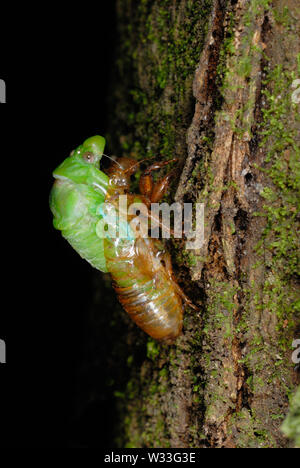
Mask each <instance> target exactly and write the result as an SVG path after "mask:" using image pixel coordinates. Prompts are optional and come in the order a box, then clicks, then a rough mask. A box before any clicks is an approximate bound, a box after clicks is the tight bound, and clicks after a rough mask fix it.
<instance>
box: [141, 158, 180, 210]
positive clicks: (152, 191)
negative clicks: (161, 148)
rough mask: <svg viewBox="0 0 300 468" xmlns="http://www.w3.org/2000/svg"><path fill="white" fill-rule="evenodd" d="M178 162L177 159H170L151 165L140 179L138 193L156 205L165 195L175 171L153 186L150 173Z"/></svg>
mask: <svg viewBox="0 0 300 468" xmlns="http://www.w3.org/2000/svg"><path fill="white" fill-rule="evenodd" d="M175 161H178V159H177V158H174V159H170V160H169V161H162V162H155V163H154V164H151V166H149V167H148V168H147V169H146V170H145V172H144V173H143V174H142V175H141V177H140V182H139V189H140V193H141V194H142V195H144V196H146V197H147V198H149V200H150V201H151V203H156V202H158V201H159V200H161V199H162V198H163V196H164V194H165V193H166V191H167V189H168V187H169V183H170V180H171V178H172V177H173V176H174V173H175V171H174V170H172V171H171V172H169V173H168V174H167V175H166V176H165V177H163V178H162V179H160V180H158V181H157V182H156V183H155V184H154V182H153V176H152V172H153V171H157V170H158V169H161V168H162V167H164V166H166V165H167V164H170V163H172V162H175Z"/></svg>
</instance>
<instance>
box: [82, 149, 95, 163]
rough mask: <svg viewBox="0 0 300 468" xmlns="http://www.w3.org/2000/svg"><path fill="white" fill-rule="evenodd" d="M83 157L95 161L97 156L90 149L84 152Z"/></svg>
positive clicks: (91, 161) (88, 160)
mask: <svg viewBox="0 0 300 468" xmlns="http://www.w3.org/2000/svg"><path fill="white" fill-rule="evenodd" d="M82 157H83V159H84V160H85V161H87V162H89V163H93V162H94V161H95V156H94V154H93V153H91V152H90V151H87V152H86V153H84V155H83V156H82Z"/></svg>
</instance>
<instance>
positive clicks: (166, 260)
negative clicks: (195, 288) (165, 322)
mask: <svg viewBox="0 0 300 468" xmlns="http://www.w3.org/2000/svg"><path fill="white" fill-rule="evenodd" d="M160 260H161V262H162V263H163V265H164V267H165V270H166V273H167V275H168V277H169V279H170V281H171V282H172V283H173V285H174V288H175V290H176V291H177V293H178V295H179V296H180V297H181V298H182V300H183V301H184V302H185V303H186V304H188V305H189V306H190V307H191V308H192V309H194V310H198V307H197V306H195V305H194V304H193V303H192V301H191V300H190V299H189V297H188V296H187V295H186V294H185V292H184V291H183V290H182V289H181V287H180V286H179V284H178V283H177V281H176V279H175V277H174V273H173V267H172V261H171V256H170V254H169V252H167V251H165V250H164V251H161V252H160Z"/></svg>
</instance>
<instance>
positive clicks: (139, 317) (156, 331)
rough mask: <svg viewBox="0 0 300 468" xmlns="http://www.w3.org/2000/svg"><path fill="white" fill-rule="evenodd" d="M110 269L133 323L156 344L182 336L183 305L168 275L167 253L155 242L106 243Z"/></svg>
mask: <svg viewBox="0 0 300 468" xmlns="http://www.w3.org/2000/svg"><path fill="white" fill-rule="evenodd" d="M104 254H105V260H106V266H107V269H108V271H109V272H110V274H111V276H112V280H113V287H114V289H115V291H116V293H117V296H118V299H119V301H120V303H121V304H122V306H123V308H124V309H125V311H126V312H127V313H128V315H129V316H130V317H131V318H132V320H133V321H134V322H135V323H136V324H137V325H138V326H139V327H140V328H141V329H142V330H144V331H145V332H146V333H147V334H148V335H150V336H151V337H152V338H155V339H156V340H160V341H165V342H172V341H173V340H174V339H175V338H177V337H178V335H180V333H181V330H182V320H183V305H182V300H181V297H180V293H179V290H178V286H177V284H176V283H175V281H174V280H173V279H172V277H171V274H169V273H168V270H167V268H166V263H165V260H164V259H163V258H166V255H167V254H166V253H162V252H161V251H160V250H158V249H157V248H156V245H155V241H153V240H152V239H142V238H139V239H136V240H126V239H118V240H117V239H115V240H110V239H106V240H105V241H104Z"/></svg>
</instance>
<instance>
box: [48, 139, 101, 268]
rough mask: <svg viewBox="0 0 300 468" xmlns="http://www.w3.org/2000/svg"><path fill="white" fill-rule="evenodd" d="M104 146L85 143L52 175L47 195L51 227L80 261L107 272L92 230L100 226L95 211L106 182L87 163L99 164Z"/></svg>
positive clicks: (99, 244)
mask: <svg viewBox="0 0 300 468" xmlns="http://www.w3.org/2000/svg"><path fill="white" fill-rule="evenodd" d="M104 145H105V140H104V138H102V137H93V138H90V139H88V140H86V141H85V142H84V143H83V145H81V146H79V147H78V148H77V149H76V150H75V151H73V152H72V153H71V155H70V156H69V158H67V159H66V160H65V161H64V162H63V163H62V164H61V165H60V166H59V167H58V168H57V169H56V170H55V171H54V172H53V175H54V177H55V179H56V180H55V183H54V185H53V188H52V190H51V193H50V208H51V211H52V213H53V215H54V221H53V224H54V227H55V228H56V229H59V230H60V231H61V232H62V235H63V237H64V238H65V239H66V240H67V241H68V242H69V243H70V244H71V245H72V247H73V248H74V249H75V250H76V251H77V252H78V253H79V255H80V256H81V257H82V258H84V259H85V260H87V261H88V262H89V263H90V264H91V265H92V266H93V267H95V268H97V269H98V270H100V271H102V272H107V268H106V262H105V256H104V245H103V239H101V238H99V237H98V235H97V233H96V226H97V225H98V223H99V221H100V222H101V215H100V214H99V210H100V207H101V205H102V204H103V203H104V201H105V198H106V195H107V189H108V184H109V179H108V177H107V176H106V175H105V174H104V173H103V172H101V171H99V170H98V169H97V168H96V167H95V166H94V164H93V163H91V161H90V158H92V157H93V158H94V159H93V161H95V162H97V160H98V161H99V160H100V158H101V156H102V152H103V149H104ZM101 148H102V152H101ZM95 150H97V152H95Z"/></svg>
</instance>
